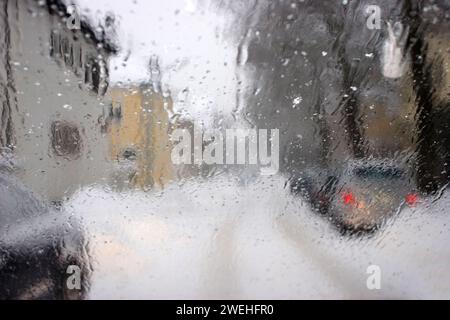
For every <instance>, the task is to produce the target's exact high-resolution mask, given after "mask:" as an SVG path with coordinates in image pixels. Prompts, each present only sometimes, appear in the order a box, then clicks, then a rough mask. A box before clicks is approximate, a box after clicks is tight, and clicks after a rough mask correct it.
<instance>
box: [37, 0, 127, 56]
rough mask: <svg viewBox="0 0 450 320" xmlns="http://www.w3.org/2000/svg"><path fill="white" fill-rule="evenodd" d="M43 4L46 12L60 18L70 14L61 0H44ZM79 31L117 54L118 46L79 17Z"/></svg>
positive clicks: (108, 51)
mask: <svg viewBox="0 0 450 320" xmlns="http://www.w3.org/2000/svg"><path fill="white" fill-rule="evenodd" d="M45 5H46V7H47V9H48V12H49V13H50V14H51V15H57V16H59V17H61V18H68V17H70V14H69V13H68V11H67V5H66V4H65V3H63V1H62V0H45ZM80 26H81V32H82V33H83V34H85V35H86V38H89V39H90V40H91V41H92V42H93V43H94V44H95V45H101V46H102V47H103V48H104V49H105V50H106V51H107V53H109V54H117V52H118V51H119V48H118V47H117V46H116V45H115V44H113V43H111V41H109V40H108V39H107V38H106V37H105V34H104V32H103V33H102V35H101V36H99V35H98V34H97V33H95V32H94V30H93V29H92V26H91V25H90V24H89V23H88V22H86V21H84V20H83V19H82V17H81V21H80Z"/></svg>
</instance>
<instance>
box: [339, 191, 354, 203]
mask: <svg viewBox="0 0 450 320" xmlns="http://www.w3.org/2000/svg"><path fill="white" fill-rule="evenodd" d="M342 201H344V203H345V204H347V205H352V204H355V202H356V200H355V196H354V195H353V193H352V192H344V193H343V194H342Z"/></svg>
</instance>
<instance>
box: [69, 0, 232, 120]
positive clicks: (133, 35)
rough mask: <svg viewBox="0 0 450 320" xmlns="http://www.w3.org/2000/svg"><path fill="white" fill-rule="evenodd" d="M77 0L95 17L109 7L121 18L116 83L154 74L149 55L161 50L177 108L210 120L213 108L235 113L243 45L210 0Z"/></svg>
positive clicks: (168, 86)
mask: <svg viewBox="0 0 450 320" xmlns="http://www.w3.org/2000/svg"><path fill="white" fill-rule="evenodd" d="M75 3H77V4H78V6H79V7H80V10H81V12H82V15H86V16H88V17H89V19H91V20H93V21H97V20H98V19H103V18H104V15H105V13H107V12H112V13H114V14H115V16H116V19H117V20H118V21H117V23H118V28H117V29H118V30H117V36H118V40H119V43H120V47H121V52H120V54H119V56H118V57H117V58H114V59H112V60H111V66H110V69H111V72H110V74H111V80H112V82H135V81H142V80H145V79H148V77H149V73H148V60H149V57H150V56H151V55H157V56H158V57H159V59H160V64H161V69H162V83H163V87H165V88H166V89H168V90H170V91H171V94H172V97H173V99H174V102H175V109H176V110H177V109H178V110H184V112H187V113H189V114H190V115H192V117H194V118H196V119H201V120H203V121H208V120H210V115H211V113H213V112H218V111H222V112H225V113H229V112H231V110H232V109H233V108H234V107H235V92H236V90H235V88H236V81H235V61H236V53H237V49H236V46H235V45H234V44H233V43H232V39H227V38H226V34H227V32H226V31H225V27H226V24H227V19H228V18H226V17H225V16H224V15H219V14H218V13H217V11H215V12H213V11H212V10H208V8H207V7H208V6H209V5H208V3H207V1H206V4H205V1H202V3H203V4H202V5H200V4H199V1H198V0H169V1H160V0H116V1H111V0H96V1H91V0H76V2H75ZM228 21H229V19H228ZM127 55H129V58H128V59H127V61H126V62H125V61H124V60H125V57H126V56H127ZM183 101H185V102H184V103H183Z"/></svg>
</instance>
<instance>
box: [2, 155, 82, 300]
mask: <svg viewBox="0 0 450 320" xmlns="http://www.w3.org/2000/svg"><path fill="white" fill-rule="evenodd" d="M0 160H2V159H1V158H0ZM0 162H1V161H0ZM8 171H9V170H8V169H7V167H6V166H4V165H3V167H2V164H1V163H0V299H80V298H82V297H83V296H84V294H85V292H86V289H87V283H88V277H89V267H88V263H87V261H88V260H87V252H86V246H85V245H84V240H83V235H82V232H81V229H80V228H79V224H78V222H77V221H75V220H74V219H73V218H72V217H68V216H66V215H65V214H64V213H63V212H62V211H59V210H58V209H57V208H52V207H50V206H47V205H45V204H44V202H43V201H41V200H39V199H37V198H36V197H35V196H34V195H33V194H32V193H31V192H30V191H29V190H28V189H27V188H26V187H24V186H23V185H22V184H21V183H20V182H19V181H18V180H17V179H16V178H14V177H13V176H12V174H11V173H10V172H8ZM69 266H77V267H79V270H80V277H81V279H80V283H81V286H80V288H79V290H77V289H74V288H73V287H71V286H70V285H69V286H68V285H67V281H68V279H69V277H70V276H71V274H70V273H68V272H67V271H68V267H69ZM69 280H70V279H69Z"/></svg>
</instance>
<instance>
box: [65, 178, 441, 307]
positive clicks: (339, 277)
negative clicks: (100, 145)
mask: <svg viewBox="0 0 450 320" xmlns="http://www.w3.org/2000/svg"><path fill="white" fill-rule="evenodd" d="M284 183H285V179H284V178H283V177H280V176H272V177H261V178H258V179H257V180H256V181H253V182H251V183H248V184H243V183H241V182H240V181H238V179H236V178H234V177H231V176H217V177H214V178H211V179H209V180H207V181H198V180H191V181H187V182H185V183H184V184H181V185H177V184H173V185H169V186H168V187H167V188H166V189H165V190H164V191H159V192H157V191H151V192H147V193H144V192H141V191H129V192H125V193H116V192H113V191H111V190H109V189H108V187H103V186H100V185H95V186H91V187H89V188H86V189H84V190H81V191H79V192H78V193H77V194H76V195H75V196H74V197H73V198H72V199H71V200H70V201H69V202H68V203H67V204H66V207H65V209H66V210H68V212H69V214H72V215H75V216H77V217H78V218H79V219H80V220H81V221H82V224H83V225H84V228H85V231H86V234H87V235H88V239H89V240H88V241H89V247H90V255H91V259H92V261H93V273H92V278H91V288H90V293H89V298H101V299H112V298H135V299H143V298H162V299H164V298H172V299H174V298H184V299H213V298H235V299H236V298H237V299H240V298H242V299H250V298H251V299H278V298H280V299H283V298H307V299H308V298H325V299H334V298H345V299H346V298H362V299H374V298H387V299H392V298H438V299H439V298H449V297H450V286H449V285H448V284H449V283H450V273H449V272H448V265H449V263H450V251H449V250H448V243H450V241H449V240H450V232H449V231H450V230H449V228H450V224H449V222H450V217H449V216H448V215H447V214H446V213H445V208H447V206H448V205H450V198H449V197H448V196H445V194H444V196H442V197H441V199H439V200H436V201H435V202H433V200H432V199H424V200H423V201H422V202H421V203H420V204H419V205H418V206H417V207H416V208H414V209H404V210H403V211H402V212H401V213H400V215H399V216H397V217H395V218H394V219H391V220H390V221H389V222H388V223H387V225H386V226H384V227H383V228H382V229H381V230H380V231H379V232H378V233H377V234H375V235H373V236H371V237H353V238H350V237H348V236H342V235H340V234H339V233H338V232H337V231H336V230H335V229H334V228H333V226H332V225H331V224H330V223H329V222H328V221H326V220H325V219H324V218H323V217H320V216H318V215H317V214H314V213H313V212H311V211H310V210H309V209H308V206H307V204H306V203H303V202H302V201H301V199H300V198H298V197H294V196H293V195H291V194H290V193H289V192H288V190H286V189H285V188H284ZM373 264H375V265H378V266H379V267H380V268H381V289H380V290H369V289H367V286H366V280H367V277H368V276H369V275H368V274H367V273H366V270H367V267H368V266H369V265H373Z"/></svg>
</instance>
